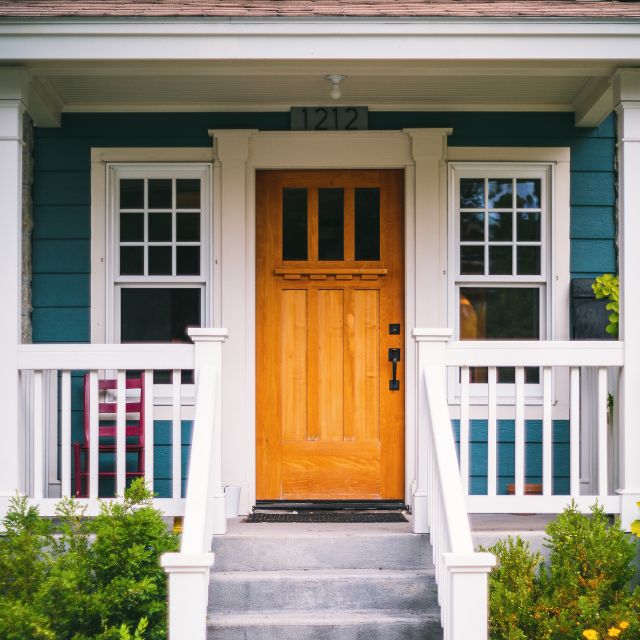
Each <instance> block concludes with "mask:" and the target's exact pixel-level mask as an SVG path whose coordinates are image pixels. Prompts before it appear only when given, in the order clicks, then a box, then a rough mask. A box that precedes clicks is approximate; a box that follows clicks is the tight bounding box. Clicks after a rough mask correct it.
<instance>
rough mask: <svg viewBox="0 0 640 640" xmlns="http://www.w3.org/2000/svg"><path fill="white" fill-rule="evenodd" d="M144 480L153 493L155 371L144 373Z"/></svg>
mask: <svg viewBox="0 0 640 640" xmlns="http://www.w3.org/2000/svg"><path fill="white" fill-rule="evenodd" d="M143 375H144V479H145V482H146V483H147V487H149V490H150V491H153V446H154V433H153V371H151V370H149V369H147V370H146V371H145V372H144V374H143Z"/></svg>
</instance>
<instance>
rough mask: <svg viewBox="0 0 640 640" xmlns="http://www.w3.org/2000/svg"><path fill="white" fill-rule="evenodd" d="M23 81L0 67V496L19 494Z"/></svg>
mask: <svg viewBox="0 0 640 640" xmlns="http://www.w3.org/2000/svg"><path fill="white" fill-rule="evenodd" d="M27 88H28V78H27V76H26V75H25V74H24V72H23V71H21V70H20V69H15V68H13V69H12V68H4V69H0V291H2V299H3V304H2V305H1V306H0V354H2V357H0V390H1V391H0V399H1V401H2V427H1V429H2V448H0V496H12V495H14V494H15V492H16V490H19V491H24V489H25V487H24V478H23V477H22V474H21V470H22V467H23V460H22V455H21V449H20V425H19V420H20V414H19V399H18V392H19V389H18V362H17V345H18V343H19V342H20V313H21V304H20V299H21V286H20V284H21V283H20V281H21V271H22V264H21V242H22V240H21V227H22V118H23V114H24V112H25V109H26V95H27Z"/></svg>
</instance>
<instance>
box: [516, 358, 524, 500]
mask: <svg viewBox="0 0 640 640" xmlns="http://www.w3.org/2000/svg"><path fill="white" fill-rule="evenodd" d="M515 403H516V416H515V474H516V477H515V485H516V491H515V494H516V495H517V496H522V495H524V475H525V469H524V462H525V458H524V454H525V428H524V368H523V367H516V397H515Z"/></svg>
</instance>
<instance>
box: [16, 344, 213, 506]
mask: <svg viewBox="0 0 640 640" xmlns="http://www.w3.org/2000/svg"><path fill="white" fill-rule="evenodd" d="M196 340H197V338H196ZM202 349H205V350H206V347H202V346H200V344H199V343H198V344H195V345H194V344H162V345H160V344H109V345H105V344H59V345H50V344H48V345H20V346H19V347H18V358H19V360H18V363H19V364H18V366H19V370H20V392H21V406H22V411H21V416H22V420H21V422H22V424H21V429H20V433H21V438H22V447H23V451H24V461H25V463H24V473H23V490H24V492H25V493H26V495H27V496H28V497H29V498H30V499H31V500H32V501H33V502H34V503H37V504H38V505H39V507H40V512H41V513H42V514H43V515H52V514H53V513H54V511H55V506H56V503H57V501H58V499H59V498H60V497H61V496H62V497H64V496H70V495H73V494H74V487H73V486H72V475H73V467H74V465H73V459H72V448H73V440H75V441H78V440H79V439H82V436H81V433H80V432H81V430H82V424H83V421H84V413H85V412H86V411H88V412H89V433H90V437H89V443H88V452H87V458H88V462H89V464H88V468H89V471H88V478H87V482H86V491H83V494H84V495H86V497H82V498H79V500H80V502H81V503H83V504H85V505H86V506H87V507H88V511H87V513H88V514H89V515H92V514H95V513H97V511H98V509H99V503H98V497H99V469H100V468H101V466H100V465H101V464H104V462H103V461H102V460H100V458H99V456H100V453H99V450H98V447H99V442H98V440H99V439H98V437H97V433H98V424H99V417H98V380H99V379H103V378H109V379H113V380H116V381H117V382H116V384H117V387H116V390H115V394H114V397H115V398H117V399H118V402H119V404H118V406H117V412H116V416H114V423H115V424H116V438H115V443H116V447H115V452H114V455H113V461H109V464H112V465H113V467H112V468H111V469H110V470H111V471H112V472H113V474H114V475H113V483H114V487H113V489H114V493H117V494H122V492H123V490H124V488H125V483H126V469H127V460H126V437H125V429H126V420H127V415H126V413H125V407H124V402H125V393H124V390H125V380H126V376H127V372H131V371H137V372H141V375H142V376H143V378H144V388H145V394H144V405H145V406H144V409H145V415H146V420H145V446H144V477H145V481H146V483H147V485H148V486H149V487H150V488H151V489H155V490H157V487H154V467H156V468H157V467H158V464H156V461H154V457H155V455H156V453H157V452H158V451H160V452H161V453H162V455H163V461H162V466H163V467H164V473H163V475H164V476H165V478H164V479H163V484H164V486H163V487H162V489H163V491H162V493H163V495H164V497H161V498H156V499H155V500H154V502H155V505H156V506H157V507H158V508H160V509H161V510H162V511H163V512H164V513H165V514H166V515H183V513H184V508H185V507H184V500H183V490H182V483H183V478H182V476H183V473H182V469H183V460H182V458H183V448H184V447H186V446H187V445H188V444H189V443H188V442H185V441H183V437H182V436H183V431H185V427H186V425H185V424H184V423H185V422H192V421H193V419H194V414H195V410H196V407H195V396H194V385H193V384H192V381H191V380H189V378H188V376H190V375H191V376H193V374H191V373H186V374H185V372H192V371H194V372H195V376H196V377H197V376H198V368H199V367H201V366H203V364H202V362H203V361H202V358H199V357H198V354H197V351H198V350H202ZM157 372H163V373H162V374H160V375H161V376H162V377H161V378H158V374H157ZM185 375H186V376H187V377H185ZM85 376H88V378H87V379H88V384H89V387H90V392H89V398H90V403H89V405H90V406H88V407H85V406H84V397H83V394H82V388H83V384H84V377H85ZM154 377H155V383H154ZM183 380H184V382H183ZM189 382H191V384H189ZM159 420H160V421H163V425H162V426H163V427H165V428H167V427H168V431H169V433H168V434H164V440H163V443H162V445H158V446H157V444H158V443H156V442H155V441H154V431H156V429H154V426H155V425H156V424H157V423H158V421H159ZM72 425H73V426H74V429H73V432H74V435H75V437H74V438H72ZM194 437H198V435H197V434H195V429H194ZM103 468H104V467H103Z"/></svg>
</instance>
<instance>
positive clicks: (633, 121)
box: [613, 69, 640, 530]
mask: <svg viewBox="0 0 640 640" xmlns="http://www.w3.org/2000/svg"><path fill="white" fill-rule="evenodd" d="M613 89H614V103H615V104H616V105H617V106H616V111H617V114H618V176H619V183H618V248H619V252H620V255H619V269H620V301H621V302H620V339H621V340H624V343H625V359H624V368H623V370H622V375H621V378H620V399H619V411H620V414H619V415H620V484H619V491H618V493H620V495H621V520H622V526H623V527H624V528H625V529H626V530H628V529H629V526H630V523H631V522H632V521H633V520H635V519H636V518H638V517H640V511H639V510H638V507H637V506H636V502H637V501H638V500H640V464H638V456H639V455H640V402H638V391H640V251H638V240H639V239H640V69H620V70H619V71H618V72H617V73H616V75H615V76H614V79H613Z"/></svg>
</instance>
